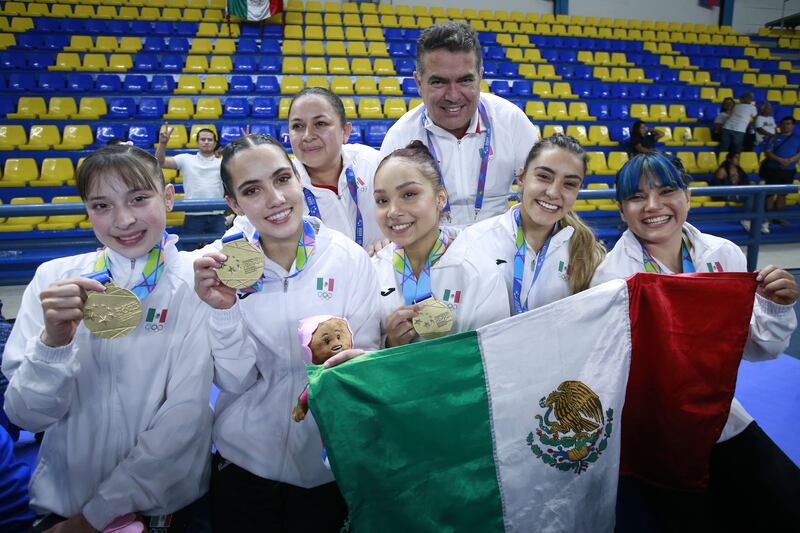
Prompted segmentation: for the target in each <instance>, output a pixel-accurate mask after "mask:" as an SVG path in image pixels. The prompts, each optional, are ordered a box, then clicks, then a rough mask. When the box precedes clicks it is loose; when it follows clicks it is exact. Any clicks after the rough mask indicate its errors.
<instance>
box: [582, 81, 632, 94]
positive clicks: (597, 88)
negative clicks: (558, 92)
mask: <svg viewBox="0 0 800 533" xmlns="http://www.w3.org/2000/svg"><path fill="white" fill-rule="evenodd" d="M573 83H575V82H573ZM612 86H613V87H614V88H620V89H621V87H618V86H624V87H625V88H626V89H625V90H626V93H625V94H626V96H624V97H620V96H616V95H613V96H612ZM625 97H627V85H626V84H623V83H614V84H611V83H604V82H595V83H592V98H625Z"/></svg>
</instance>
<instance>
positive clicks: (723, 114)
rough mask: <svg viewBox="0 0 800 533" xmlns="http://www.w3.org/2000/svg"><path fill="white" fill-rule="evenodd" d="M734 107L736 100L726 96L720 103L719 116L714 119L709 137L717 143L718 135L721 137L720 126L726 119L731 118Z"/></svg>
mask: <svg viewBox="0 0 800 533" xmlns="http://www.w3.org/2000/svg"><path fill="white" fill-rule="evenodd" d="M735 105H736V100H734V99H733V98H731V97H730V96H728V97H727V98H725V99H724V100H723V101H722V105H721V106H720V108H719V114H718V115H717V116H716V117H714V124H713V128H712V130H711V137H712V138H713V139H714V140H715V141H718V142H719V138H720V135H722V126H723V125H724V124H725V121H726V120H728V117H729V116H731V111H733V106H735Z"/></svg>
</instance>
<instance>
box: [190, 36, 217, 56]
mask: <svg viewBox="0 0 800 533" xmlns="http://www.w3.org/2000/svg"><path fill="white" fill-rule="evenodd" d="M213 48H214V46H213V44H212V42H211V39H207V38H205V37H195V38H194V39H192V46H191V48H189V53H190V54H210V53H211V51H212V50H213ZM190 57H191V56H190Z"/></svg>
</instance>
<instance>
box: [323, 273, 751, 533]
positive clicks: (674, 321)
mask: <svg viewBox="0 0 800 533" xmlns="http://www.w3.org/2000/svg"><path fill="white" fill-rule="evenodd" d="M755 286H756V283H755V275H754V274H747V273H734V274H730V273H721V274H708V273H705V274H689V275H680V276H665V275H657V274H638V275H636V276H634V277H632V278H630V279H628V280H618V281H613V282H609V283H606V284H604V285H601V286H599V287H596V288H594V289H591V290H589V291H585V292H583V293H580V294H578V295H575V296H573V297H570V298H567V299H564V300H561V301H559V302H556V303H554V304H551V305H548V306H546V307H542V308H540V309H536V310H534V311H531V312H528V313H524V314H522V315H518V316H515V317H512V318H509V319H506V320H503V321H501V322H498V323H496V324H491V325H489V326H486V327H483V328H481V329H479V330H477V331H471V332H467V333H461V334H457V335H452V336H449V337H444V338H441V339H436V340H433V341H427V342H421V343H416V344H411V345H407V346H402V347H398V348H393V349H388V350H382V351H379V352H375V353H372V354H368V355H366V356H364V357H361V358H357V359H355V360H353V361H351V362H348V363H347V364H344V365H340V366H337V367H334V368H331V369H322V368H318V367H309V381H310V387H309V396H308V399H309V405H310V407H311V410H312V412H313V413H314V417H315V420H316V422H317V424H318V426H319V428H320V432H321V434H322V438H323V440H324V442H325V446H326V448H327V452H328V458H329V460H330V464H331V468H332V469H333V473H334V475H335V477H336V480H337V482H338V484H339V487H340V488H341V490H342V493H343V495H344V497H345V499H346V500H347V504H348V507H349V510H350V522H351V526H352V528H353V529H354V530H355V531H381V532H393V531H397V532H406V531H481V532H491V531H531V530H536V531H611V530H613V527H614V514H615V513H614V507H615V502H616V491H617V480H618V476H619V473H620V471H622V472H624V473H626V474H629V475H634V476H638V477H640V478H643V479H645V480H647V481H650V482H652V483H656V484H659V485H662V486H671V487H675V488H684V489H691V488H701V487H702V486H703V485H704V483H705V482H706V481H707V475H708V465H707V463H708V457H709V454H710V450H711V447H712V446H713V445H714V443H715V442H716V440H717V438H718V437H719V435H720V433H721V432H722V428H723V426H724V424H725V421H726V419H727V415H728V410H729V408H730V403H731V400H732V398H733V391H734V388H735V380H736V373H737V368H738V366H739V361H740V359H741V355H742V351H743V349H744V344H745V341H746V339H747V335H748V328H749V321H750V315H751V312H752V305H753V297H754V291H755ZM626 390H627V396H626Z"/></svg>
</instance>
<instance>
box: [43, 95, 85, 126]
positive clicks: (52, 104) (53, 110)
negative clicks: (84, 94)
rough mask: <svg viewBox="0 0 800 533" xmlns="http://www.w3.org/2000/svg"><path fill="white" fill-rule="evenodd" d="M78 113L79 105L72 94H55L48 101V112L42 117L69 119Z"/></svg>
mask: <svg viewBox="0 0 800 533" xmlns="http://www.w3.org/2000/svg"><path fill="white" fill-rule="evenodd" d="M77 114H78V106H77V105H76V104H75V99H74V98H72V97H71V96H66V97H65V96H53V97H52V98H50V101H49V102H48V103H47V113H46V114H45V115H42V116H41V118H43V119H48V120H67V119H69V118H72V117H73V116H74V115H77Z"/></svg>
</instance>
